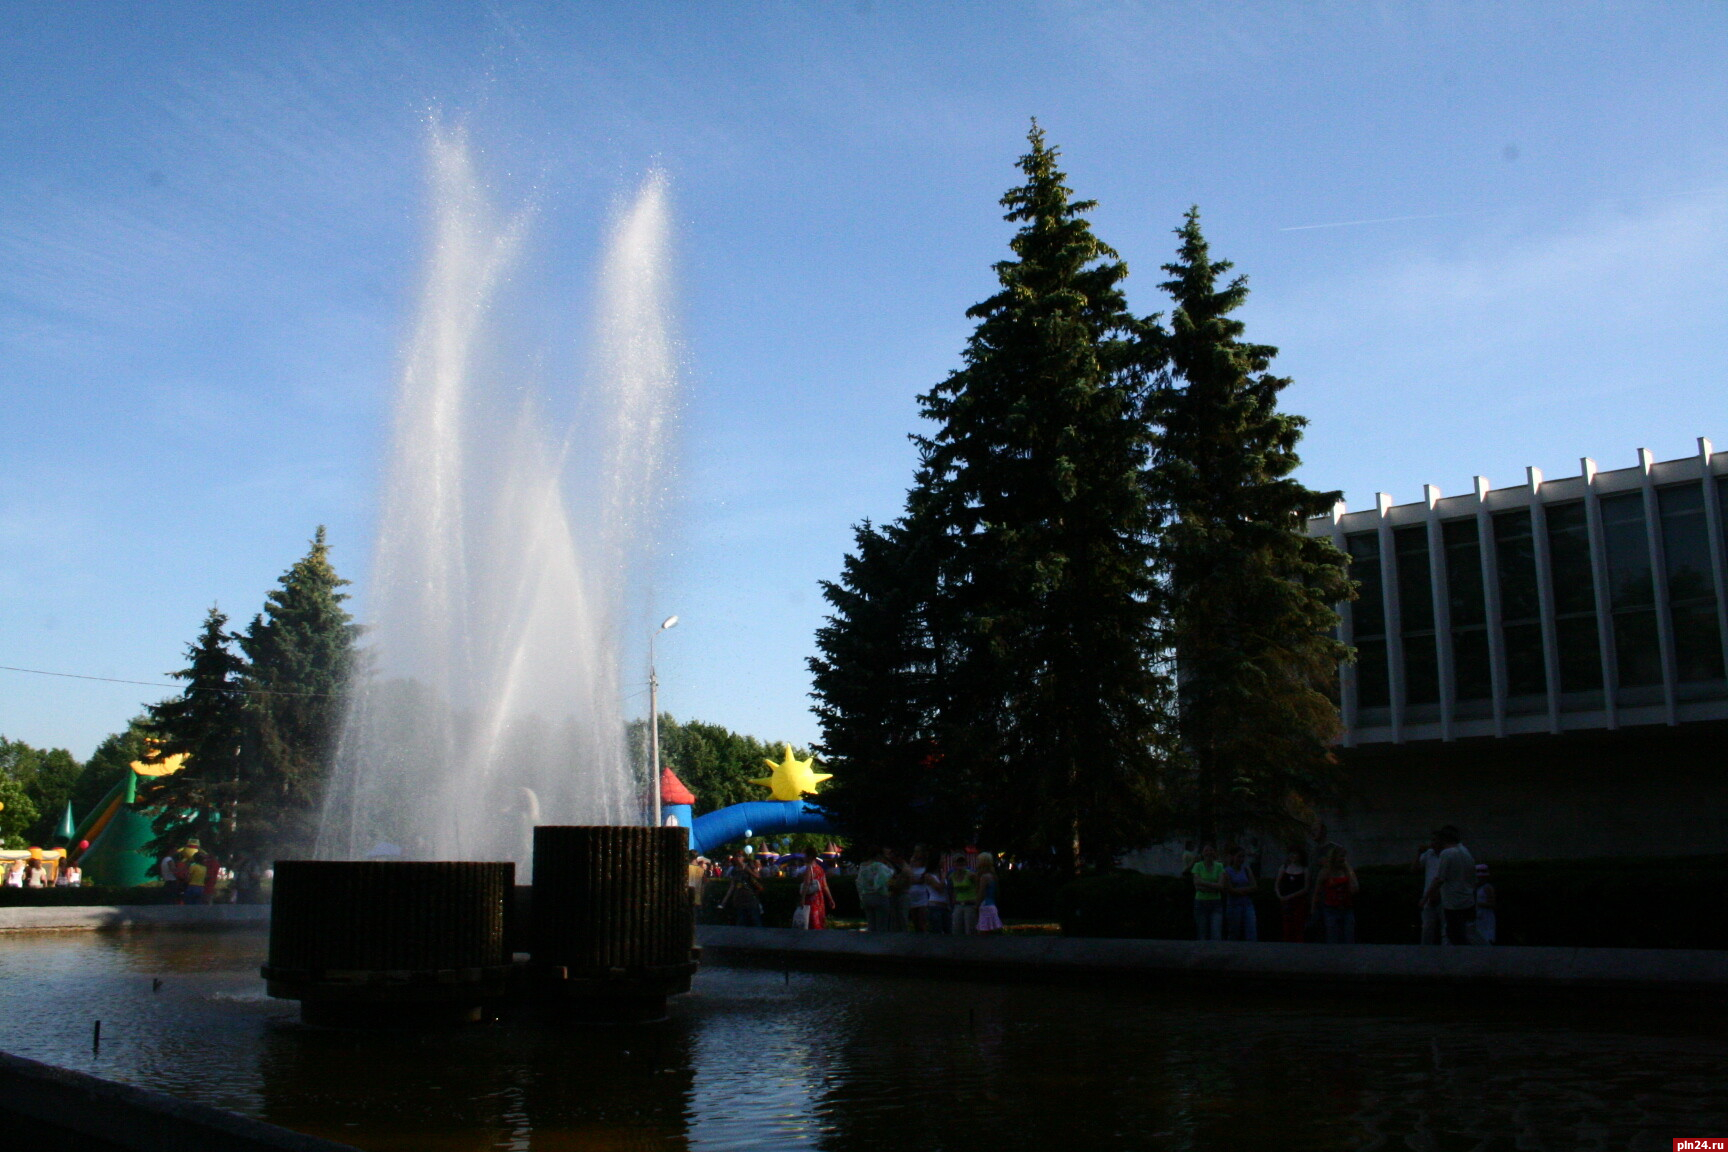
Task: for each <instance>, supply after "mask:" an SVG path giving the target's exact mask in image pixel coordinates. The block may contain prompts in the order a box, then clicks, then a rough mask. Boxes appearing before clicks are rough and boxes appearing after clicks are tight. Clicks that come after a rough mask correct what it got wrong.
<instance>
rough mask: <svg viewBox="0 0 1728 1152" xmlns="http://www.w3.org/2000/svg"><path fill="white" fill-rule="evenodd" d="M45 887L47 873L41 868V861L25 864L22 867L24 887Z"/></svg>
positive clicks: (46, 884)
mask: <svg viewBox="0 0 1728 1152" xmlns="http://www.w3.org/2000/svg"><path fill="white" fill-rule="evenodd" d="M47 886H48V872H47V870H46V869H45V868H43V867H42V861H40V860H31V861H29V862H28V863H26V864H25V865H24V887H26V888H46V887H47Z"/></svg>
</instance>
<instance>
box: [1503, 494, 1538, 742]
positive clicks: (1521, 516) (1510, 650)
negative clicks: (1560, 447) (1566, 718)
mask: <svg viewBox="0 0 1728 1152" xmlns="http://www.w3.org/2000/svg"><path fill="white" fill-rule="evenodd" d="M1494 559H1495V574H1496V575H1497V576H1498V577H1499V578H1500V620H1501V634H1502V636H1503V637H1504V639H1505V642H1506V694H1507V697H1508V700H1507V709H1508V711H1514V712H1519V711H1522V712H1530V711H1536V710H1538V709H1540V708H1544V707H1546V706H1547V704H1546V694H1547V691H1548V673H1547V671H1546V669H1545V668H1544V666H1543V661H1542V619H1541V601H1540V599H1539V598H1538V596H1537V594H1536V539H1535V536H1534V535H1533V534H1532V533H1531V529H1530V510H1529V509H1528V508H1519V509H1517V510H1516V511H1512V512H1501V513H1499V514H1498V515H1496V516H1495V517H1494ZM1539 697H1540V698H1541V699H1538V698H1539Z"/></svg>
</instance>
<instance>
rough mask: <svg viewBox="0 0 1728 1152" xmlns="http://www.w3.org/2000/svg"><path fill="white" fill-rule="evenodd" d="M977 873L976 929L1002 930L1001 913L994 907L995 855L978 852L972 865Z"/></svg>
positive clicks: (995, 884) (980, 930) (983, 930)
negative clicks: (976, 858)
mask: <svg viewBox="0 0 1728 1152" xmlns="http://www.w3.org/2000/svg"><path fill="white" fill-rule="evenodd" d="M973 867H974V868H975V869H976V871H977V874H978V931H979V932H1000V931H1002V913H1001V911H1000V910H999V909H998V908H997V907H996V887H997V883H996V857H994V856H992V855H991V854H990V853H988V852H980V853H978V860H977V862H976V863H975V864H974V865H973Z"/></svg>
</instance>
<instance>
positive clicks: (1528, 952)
mask: <svg viewBox="0 0 1728 1152" xmlns="http://www.w3.org/2000/svg"><path fill="white" fill-rule="evenodd" d="M697 940H698V943H700V944H701V945H702V952H703V959H704V960H707V961H717V962H721V963H724V962H728V961H730V962H736V963H746V964H767V965H774V966H781V965H784V966H789V967H795V968H847V969H853V970H859V969H863V970H870V971H904V972H913V971H917V972H922V973H931V972H937V971H941V972H944V973H946V974H956V975H978V976H986V977H1009V978H1023V979H1045V980H1049V979H1059V980H1064V981H1068V980H1072V981H1083V980H1088V979H1096V978H1099V977H1110V976H1115V977H1135V976H1149V975H1154V974H1156V975H1160V976H1164V977H1184V978H1190V979H1197V980H1214V979H1218V978H1226V977H1227V978H1230V979H1232V980H1239V981H1241V980H1246V981H1281V982H1291V981H1306V982H1330V983H1337V984H1382V985H1399V984H1403V985H1412V986H1421V985H1425V984H1427V985H1452V986H1456V985H1469V986H1475V987H1492V986H1502V987H1507V988H1530V989H1537V988H1553V989H1588V988H1593V989H1620V990H1626V991H1668V990H1689V991H1696V992H1706V993H1712V994H1720V995H1722V996H1724V997H1728V952H1716V951H1702V950H1681V949H1672V950H1670V949H1654V948H1483V947H1473V948H1449V947H1422V946H1419V945H1415V944H1273V943H1262V944H1244V943H1237V942H1213V941H1208V942H1204V943H1202V942H1199V941H1193V940H1099V939H1080V938H1071V937H1062V936H1033V937H1024V936H1022V937H1012V936H925V935H919V934H915V933H900V934H896V935H878V936H872V935H870V934H869V933H866V932H839V931H826V932H805V931H799V930H797V929H792V928H729V927H722V926H717V925H703V926H701V927H700V928H698V929H697Z"/></svg>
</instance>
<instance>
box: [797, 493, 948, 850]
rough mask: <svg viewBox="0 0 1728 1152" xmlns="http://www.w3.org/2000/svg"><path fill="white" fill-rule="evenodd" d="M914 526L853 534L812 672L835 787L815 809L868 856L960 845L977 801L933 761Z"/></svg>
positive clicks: (831, 584) (929, 542)
mask: <svg viewBox="0 0 1728 1152" xmlns="http://www.w3.org/2000/svg"><path fill="white" fill-rule="evenodd" d="M924 527H925V525H924V523H923V520H922V519H921V518H920V517H918V516H916V515H915V514H914V515H909V516H908V517H905V518H902V519H900V520H896V521H894V522H893V523H890V524H885V525H882V526H880V527H878V526H876V525H873V524H871V523H870V522H869V521H866V522H864V523H863V524H861V525H859V526H858V527H856V528H855V529H854V530H853V541H854V552H853V553H852V554H850V555H848V556H847V557H846V558H845V561H844V566H843V569H842V572H841V576H840V579H839V580H838V581H824V582H823V584H822V594H823V596H824V598H825V599H826V600H827V601H828V603H829V605H830V607H832V609H833V615H831V616H830V617H829V618H828V621H827V623H826V624H825V625H824V626H823V627H822V628H821V629H819V630H818V631H817V633H816V647H817V650H818V652H819V655H818V656H816V657H814V658H812V659H811V661H810V671H811V673H812V678H813V681H812V682H813V685H814V688H815V691H814V692H813V693H812V696H814V697H815V699H816V701H817V705H816V717H817V720H818V722H819V723H820V724H821V727H822V740H821V743H820V744H819V745H818V746H817V750H818V751H819V752H821V754H822V756H823V758H824V763H825V764H826V765H827V771H830V772H832V773H833V776H834V778H833V779H832V780H830V781H829V782H828V783H827V784H825V785H824V786H823V788H822V794H821V797H820V798H819V801H818V802H819V803H820V804H821V805H822V806H823V807H824V808H826V809H827V811H828V812H829V813H830V814H831V815H832V816H833V817H834V819H835V821H836V823H838V824H839V825H840V826H841V827H842V828H845V829H846V830H847V833H848V835H850V836H852V837H853V838H854V839H857V840H860V841H862V842H864V843H866V844H917V843H945V842H951V841H952V840H954V839H957V838H959V837H962V836H964V835H965V834H966V831H967V829H968V828H969V825H970V823H971V822H972V820H973V817H974V815H975V811H976V808H977V797H976V795H975V789H973V788H972V787H971V786H970V784H969V782H968V781H967V780H965V779H964V778H958V779H957V778H955V776H954V775H953V773H952V771H951V768H952V767H953V765H951V764H949V763H947V762H945V761H944V760H943V759H942V757H941V756H940V755H939V754H938V746H937V744H936V740H935V735H936V729H935V720H936V717H937V715H938V709H939V699H938V696H937V692H938V691H939V689H940V686H941V684H942V678H941V665H940V663H939V661H938V655H939V650H938V647H937V644H936V641H935V637H934V633H933V629H932V626H931V617H930V613H931V610H932V607H933V601H934V598H935V591H936V588H937V580H938V563H937V552H936V546H937V545H938V544H939V540H938V538H937V537H934V536H933V535H932V534H931V533H929V532H926V531H924V530H923V529H924Z"/></svg>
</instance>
